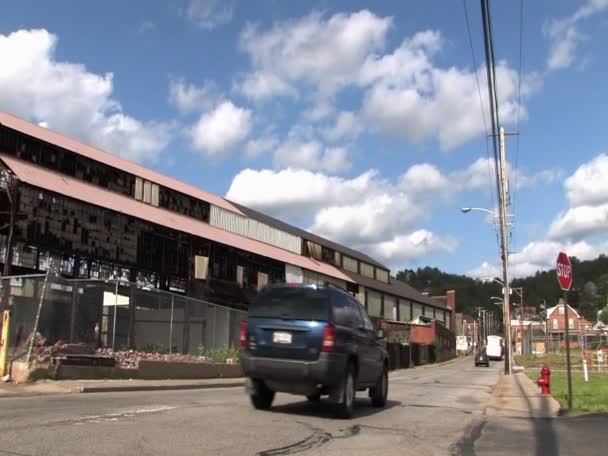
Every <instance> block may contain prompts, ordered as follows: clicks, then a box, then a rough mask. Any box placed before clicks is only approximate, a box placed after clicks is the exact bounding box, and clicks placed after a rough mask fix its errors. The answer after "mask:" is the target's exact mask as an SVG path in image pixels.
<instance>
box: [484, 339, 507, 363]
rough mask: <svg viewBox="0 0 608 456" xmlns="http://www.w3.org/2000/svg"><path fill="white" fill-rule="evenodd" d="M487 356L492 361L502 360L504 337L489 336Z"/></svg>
mask: <svg viewBox="0 0 608 456" xmlns="http://www.w3.org/2000/svg"><path fill="white" fill-rule="evenodd" d="M486 354H487V355H488V358H489V359H491V360H501V359H502V356H503V354H504V347H503V344H502V337H500V336H488V341H487V344H486Z"/></svg>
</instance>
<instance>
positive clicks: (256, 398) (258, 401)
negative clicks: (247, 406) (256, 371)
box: [249, 380, 275, 410]
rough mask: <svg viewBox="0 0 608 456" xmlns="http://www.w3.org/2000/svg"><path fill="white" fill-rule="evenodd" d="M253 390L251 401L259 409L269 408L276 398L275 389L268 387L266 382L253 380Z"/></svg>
mask: <svg viewBox="0 0 608 456" xmlns="http://www.w3.org/2000/svg"><path fill="white" fill-rule="evenodd" d="M252 382H253V392H252V393H251V394H250V396H249V397H250V398H251V403H252V404H253V406H254V407H255V408H256V409H258V410H268V409H269V408H270V407H271V406H272V401H273V400H274V394H275V393H274V391H272V390H271V389H270V388H268V387H267V386H266V385H265V384H264V382H262V381H260V380H253V381H252Z"/></svg>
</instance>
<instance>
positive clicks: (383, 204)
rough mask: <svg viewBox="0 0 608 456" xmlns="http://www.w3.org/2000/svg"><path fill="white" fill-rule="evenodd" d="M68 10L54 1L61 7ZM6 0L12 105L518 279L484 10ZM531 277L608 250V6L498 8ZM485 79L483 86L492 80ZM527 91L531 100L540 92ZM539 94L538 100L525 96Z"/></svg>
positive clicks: (606, 0) (169, 170)
mask: <svg viewBox="0 0 608 456" xmlns="http://www.w3.org/2000/svg"><path fill="white" fill-rule="evenodd" d="M51 3H52V4H51ZM123 3H124V4H122V3H118V2H105V3H99V2H86V3H85V2H82V3H78V4H75V3H74V2H68V1H61V0H60V1H55V2H33V1H27V0H26V1H24V0H21V1H11V0H8V1H5V2H3V14H2V15H1V16H0V61H2V62H3V63H2V65H1V66H0V109H1V110H3V111H8V112H11V113H13V114H16V115H19V116H22V117H24V118H27V119H30V120H33V121H35V122H38V123H41V124H42V125H45V126H47V127H48V128H52V129H55V130H58V131H61V132H63V133H66V134H68V135H71V136H74V137H77V138H78V139H80V140H82V141H84V142H87V143H91V144H94V145H96V146H98V147H100V148H103V149H105V150H107V151H109V152H112V153H115V154H118V155H121V156H123V157H125V158H128V159H132V160H136V161H139V162H141V163H142V164H144V165H146V166H149V167H151V168H154V169H156V170H158V171H160V172H162V173H165V174H168V175H171V176H173V177H176V178H178V179H181V180H184V181H187V182H190V183H193V184H195V185H197V186H199V187H202V188H204V189H206V190H209V191H212V192H215V193H218V194H221V195H226V196H228V197H229V198H231V199H234V200H237V201H239V202H242V203H244V204H246V205H249V206H252V207H256V208H258V209H260V210H262V211H264V212H268V213H270V214H272V215H274V216H277V217H279V218H281V219H284V220H287V221H290V222H292V223H295V224H297V225H299V226H301V227H303V228H306V229H311V230H312V231H315V232H316V233H318V234H321V235H323V236H326V237H329V238H331V239H333V240H336V241H339V242H343V243H345V244H348V245H350V246H352V247H356V248H360V249H362V250H364V251H366V252H367V253H369V254H371V255H372V256H374V257H376V258H378V259H379V260H381V261H383V262H385V263H386V264H388V265H390V266H392V267H393V268H395V269H399V268H402V267H418V266H426V265H431V266H437V267H440V268H442V269H444V270H447V271H450V272H456V273H468V274H472V275H477V276H489V275H492V274H495V273H496V272H497V262H498V244H497V237H496V232H495V230H494V227H493V225H492V220H489V219H488V218H487V217H485V216H484V215H483V214H481V213H471V214H468V215H463V214H461V213H460V211H459V210H458V208H460V207H462V206H476V207H485V208H493V207H494V206H495V204H496V202H495V201H496V198H495V196H494V193H492V192H493V188H494V183H493V181H492V180H491V176H492V175H493V170H492V168H491V166H493V165H492V163H490V162H488V155H487V150H488V149H487V142H486V139H485V134H484V115H483V113H482V108H481V102H480V94H479V89H478V85H477V79H479V83H480V89H481V98H482V101H483V111H485V118H486V122H487V121H488V114H487V96H486V93H485V92H486V91H485V89H484V88H485V69H484V66H483V64H484V58H483V57H484V56H483V38H482V34H481V19H480V10H479V3H478V2H477V1H472V0H467V2H466V5H467V9H468V13H469V20H470V24H471V33H472V40H473V47H474V53H475V58H476V63H477V66H475V65H474V63H473V57H472V53H471V48H470V46H469V37H468V34H467V27H466V21H465V15H464V8H463V2H462V1H454V2H445V1H439V0H436V1H431V2H426V3H424V4H421V3H419V2H399V1H375V2H360V1H348V2H347V1H336V2H330V1H319V2H290V1H289V2H288V1H278V0H274V1H247V2H244V1H243V2H236V1H234V2H230V1H225V2H220V1H209V0H183V1H171V2H170V1H162V0H158V1H155V2H146V6H145V8H143V7H142V5H141V4H140V3H139V2H123ZM492 3H493V6H492V15H493V26H494V42H495V51H496V59H497V61H499V62H500V65H499V67H498V69H497V77H498V82H497V87H498V92H499V99H500V105H501V120H502V122H503V125H504V126H505V128H506V130H508V131H513V130H514V129H515V128H516V124H517V118H518V115H519V118H520V128H519V131H520V133H521V134H520V137H519V145H518V139H516V138H515V137H510V138H509V139H508V140H507V156H508V159H509V163H510V188H511V199H512V203H513V204H512V207H511V209H510V210H511V212H512V213H513V215H514V217H513V220H514V225H513V230H512V240H511V250H513V251H515V252H516V253H515V254H514V255H512V258H511V259H512V272H513V274H514V275H520V276H521V275H526V274H531V273H534V272H535V271H536V270H539V269H546V268H549V267H552V266H553V263H554V261H555V258H556V256H557V252H558V250H559V249H566V251H567V252H568V253H569V254H570V255H576V256H578V257H580V258H594V257H595V256H597V255H598V254H599V253H602V252H605V251H606V250H607V247H608V243H607V238H606V235H605V232H604V230H605V228H604V227H605V226H606V222H608V156H606V155H604V154H605V153H606V152H608V151H607V150H606V136H607V134H606V115H607V113H608V112H607V111H608V88H607V86H606V84H605V81H606V78H607V76H608V62H607V61H606V59H605V58H604V56H605V50H604V49H603V47H604V45H605V43H606V40H607V38H608V0H586V1H578V2H574V1H544V2H530V1H524V2H523V4H524V8H523V46H522V49H523V54H522V62H523V65H522V69H521V83H520V79H519V70H520V67H519V61H520V40H519V36H520V17H521V16H520V8H519V2H497V1H495V2H492ZM476 74H477V78H476ZM520 88H521V90H520ZM520 92H521V95H520Z"/></svg>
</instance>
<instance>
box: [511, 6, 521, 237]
mask: <svg viewBox="0 0 608 456" xmlns="http://www.w3.org/2000/svg"><path fill="white" fill-rule="evenodd" d="M523 37H524V0H520V2H519V71H518V77H517V127H516V130H515V131H517V133H519V125H520V120H521V117H520V113H521V78H522V72H523V42H524V39H523ZM520 136H521V135H520V134H518V135H517V138H516V139H515V141H516V142H515V174H514V176H513V198H512V199H511V200H512V201H511V203H512V213H513V214H515V201H516V192H517V171H518V166H519V137H520ZM513 232H515V229H513V230H512V233H511V237H512V240H513V245H514V246H515V247H517V244H516V242H515V236H514V235H513Z"/></svg>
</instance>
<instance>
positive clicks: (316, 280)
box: [303, 269, 346, 289]
mask: <svg viewBox="0 0 608 456" xmlns="http://www.w3.org/2000/svg"><path fill="white" fill-rule="evenodd" d="M303 278H304V283H306V284H309V285H325V282H328V283H331V284H332V285H335V286H337V287H340V288H344V289H346V282H345V281H343V280H339V279H335V278H333V277H329V276H326V275H324V274H319V273H316V272H313V271H309V270H308V269H304V270H303Z"/></svg>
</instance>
